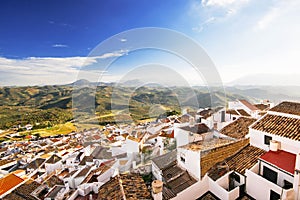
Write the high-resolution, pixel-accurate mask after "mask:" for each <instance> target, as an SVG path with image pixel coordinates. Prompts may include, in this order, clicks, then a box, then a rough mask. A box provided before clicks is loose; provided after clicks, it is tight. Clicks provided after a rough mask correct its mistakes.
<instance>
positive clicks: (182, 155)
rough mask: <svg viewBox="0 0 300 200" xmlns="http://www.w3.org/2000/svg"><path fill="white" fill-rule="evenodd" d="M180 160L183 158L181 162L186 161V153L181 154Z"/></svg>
mask: <svg viewBox="0 0 300 200" xmlns="http://www.w3.org/2000/svg"><path fill="white" fill-rule="evenodd" d="M180 160H181V162H183V163H185V155H184V154H180Z"/></svg>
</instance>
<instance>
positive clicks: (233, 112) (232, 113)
mask: <svg viewBox="0 0 300 200" xmlns="http://www.w3.org/2000/svg"><path fill="white" fill-rule="evenodd" d="M226 114H230V115H239V113H237V112H236V111H235V110H231V109H230V110H226Z"/></svg>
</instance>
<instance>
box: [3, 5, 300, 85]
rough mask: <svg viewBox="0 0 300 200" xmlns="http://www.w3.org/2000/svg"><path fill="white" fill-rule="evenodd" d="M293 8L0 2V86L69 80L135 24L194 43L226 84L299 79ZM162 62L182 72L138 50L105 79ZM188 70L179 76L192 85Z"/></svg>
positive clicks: (173, 62) (193, 80) (299, 44)
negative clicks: (95, 53)
mask: <svg viewBox="0 0 300 200" xmlns="http://www.w3.org/2000/svg"><path fill="white" fill-rule="evenodd" d="M299 10H300V2H299V1H298V0H270V1H261V0H187V1H186V0H164V1H158V0H157V1H156V0H153V1H146V0H127V1H125V0H118V1H117V0H111V1H98V0H97V1H96V0H94V1H93V0H87V1H86V0H85V1H84V0H72V1H71V0H69V1H67V0H65V1H58V0H51V1H50V0H44V1H38V0H35V1H34V0H26V1H23V0H19V1H16V0H11V1H1V2H0V27H1V29H0V85H36V84H40V85H42V84H63V83H70V82H73V81H75V80H76V78H77V73H78V69H79V67H80V66H82V65H90V64H94V65H95V63H97V62H98V61H97V60H96V59H93V58H89V59H88V60H87V59H86V57H87V56H88V55H89V53H90V52H91V51H92V49H94V48H95V47H96V46H97V45H98V44H99V43H101V42H102V41H104V40H106V39H107V38H109V37H112V36H113V35H115V34H118V33H120V32H122V31H126V30H129V29H132V28H141V27H162V28H168V29H172V30H176V31H179V32H182V33H183V34H186V35H187V36H188V37H190V38H191V39H193V40H195V41H196V42H198V43H199V44H200V45H201V46H202V47H203V48H204V49H205V50H206V52H207V53H208V55H209V56H210V57H211V59H212V60H213V62H214V63H215V65H216V67H217V69H218V71H219V73H220V75H221V78H222V79H223V81H224V83H226V84H228V83H232V84H253V85H254V84H258V85H260V84H261V85H262V84H281V85H300V81H299V80H298V77H299V75H300V68H299V65H300V56H299V54H300V38H299V35H300V25H299V19H300V13H299ZM122 39H124V38H120V42H126V39H124V41H121V40H122ZM125 50H126V49H125ZM123 55H126V54H125V53H124V52H122V53H120V52H116V51H114V52H106V56H103V55H102V57H101V58H103V59H107V57H117V56H123ZM99 56H101V55H99ZM150 58H153V60H151V59H150ZM166 60H167V61H168V62H169V65H172V66H174V68H175V70H177V71H178V72H179V73H182V74H184V72H186V71H188V70H186V69H187V68H189V66H185V64H184V63H182V62H178V61H177V60H176V59H172V57H171V56H168V55H165V54H161V53H157V52H156V53H153V52H149V51H145V52H143V53H138V54H137V55H136V56H127V57H126V58H123V59H120V61H122V62H118V63H116V64H115V65H114V67H113V68H112V69H114V70H113V71H112V72H111V73H108V74H109V75H108V76H107V79H106V80H107V81H115V80H117V79H118V78H120V77H122V75H124V74H125V73H126V72H127V71H129V70H130V67H132V66H134V65H136V64H141V63H143V62H146V63H149V62H156V63H158V62H161V63H163V64H166ZM178 63H179V64H180V67H179V64H178ZM176 64H177V66H176ZM176 67H177V68H176ZM87 73H89V72H87ZM112 73H115V74H112ZM190 73H191V74H188V73H185V75H183V76H184V77H186V78H187V79H190V80H191V83H192V84H197V81H198V80H197V77H192V74H193V73H192V72H190ZM279 75H280V76H279ZM257 77H266V78H265V79H262V78H260V79H256V78H257ZM272 77H277V78H276V79H277V80H276V81H275V80H273V79H274V78H272ZM278 77H279V78H278ZM96 78H97V77H95V78H94V79H96ZM94 79H93V80H92V81H95V80H94ZM200 82H201V81H200Z"/></svg>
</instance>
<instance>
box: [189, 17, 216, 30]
mask: <svg viewBox="0 0 300 200" xmlns="http://www.w3.org/2000/svg"><path fill="white" fill-rule="evenodd" d="M215 20H216V18H215V17H210V18H208V19H207V20H205V21H204V22H202V23H201V24H200V25H199V26H197V27H194V28H193V31H197V32H201V31H203V29H204V28H205V27H206V26H208V25H209V24H211V23H213V22H214V21H215Z"/></svg>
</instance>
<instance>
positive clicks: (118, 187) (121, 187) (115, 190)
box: [97, 174, 152, 200]
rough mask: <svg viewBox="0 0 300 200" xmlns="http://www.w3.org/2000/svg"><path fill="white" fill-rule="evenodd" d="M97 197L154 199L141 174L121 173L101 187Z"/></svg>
mask: <svg viewBox="0 0 300 200" xmlns="http://www.w3.org/2000/svg"><path fill="white" fill-rule="evenodd" d="M97 199H99V200H100V199H120V200H121V199H136V200H138V199H145V200H146V199H152V198H151V195H150V192H149V191H148V189H147V186H146V184H145V182H144V180H143V179H142V177H141V176H139V175H136V174H121V175H119V176H115V177H114V178H111V179H110V181H108V182H107V183H105V184H104V185H102V186H101V187H100V188H99V193H98V198H97Z"/></svg>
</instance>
